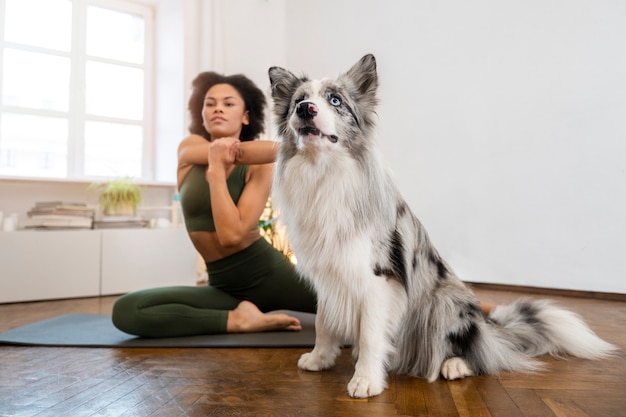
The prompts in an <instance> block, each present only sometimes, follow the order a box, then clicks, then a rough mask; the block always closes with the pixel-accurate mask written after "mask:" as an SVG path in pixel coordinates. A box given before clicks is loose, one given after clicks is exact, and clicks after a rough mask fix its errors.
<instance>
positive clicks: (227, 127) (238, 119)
mask: <svg viewBox="0 0 626 417" xmlns="http://www.w3.org/2000/svg"><path fill="white" fill-rule="evenodd" d="M202 121H203V124H204V128H205V129H206V130H207V132H209V133H210V134H211V138H212V139H219V138H223V137H236V138H239V136H240V134H241V128H242V125H247V124H248V123H250V120H249V116H248V111H247V110H246V104H245V102H244V100H243V98H242V97H241V95H240V94H239V92H238V91H237V89H236V88H235V87H233V86H232V85H230V84H215V85H214V86H213V87H211V88H209V91H207V93H206V95H205V96H204V106H203V107H202Z"/></svg>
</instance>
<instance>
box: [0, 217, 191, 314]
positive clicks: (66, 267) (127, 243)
mask: <svg viewBox="0 0 626 417" xmlns="http://www.w3.org/2000/svg"><path fill="white" fill-rule="evenodd" d="M196 259H197V253H196V251H195V249H194V248H193V245H192V244H191V241H190V240H189V237H188V236H187V233H186V231H185V230H184V229H115V230H62V231H61V230H55V231H18V232H2V233H0V303H6V302H18V301H32V300H47V299H56V298H75V297H89V296H98V295H109V294H120V293H124V292H127V291H133V290H136V289H141V288H149V287H156V286H164V285H195V282H196Z"/></svg>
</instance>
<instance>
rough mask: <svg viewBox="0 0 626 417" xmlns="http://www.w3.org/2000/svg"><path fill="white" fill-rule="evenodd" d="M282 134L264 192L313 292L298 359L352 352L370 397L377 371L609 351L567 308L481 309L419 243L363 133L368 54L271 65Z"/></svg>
mask: <svg viewBox="0 0 626 417" xmlns="http://www.w3.org/2000/svg"><path fill="white" fill-rule="evenodd" d="M269 77H270V82H271V94H272V97H273V100H274V115H275V118H276V124H277V127H278V134H279V136H280V137H281V139H282V143H281V146H280V151H279V156H278V160H277V163H276V172H275V180H274V199H275V200H274V201H275V202H276V203H277V206H278V208H279V210H280V216H281V220H282V221H283V222H284V223H285V225H286V227H287V233H288V236H289V239H290V242H291V244H292V247H293V249H294V252H295V254H296V256H297V258H298V266H297V267H298V270H299V271H300V272H301V273H302V275H303V276H304V277H306V279H308V280H309V281H310V282H311V284H312V285H313V287H314V288H315V290H316V292H317V294H318V312H317V318H316V323H315V324H316V331H317V337H316V341H315V347H314V349H313V351H312V352H310V353H306V354H304V355H303V356H302V357H301V358H300V360H299V362H298V366H299V367H300V368H302V369H305V370H310V371H319V370H322V369H327V368H330V367H332V366H333V365H334V364H335V359H336V358H337V355H338V354H339V352H340V347H341V344H342V342H344V341H347V342H350V343H352V344H353V346H354V357H355V358H356V359H357V361H356V366H355V372H354V376H353V377H352V380H351V381H350V382H349V384H348V394H349V395H350V396H352V397H369V396H373V395H377V394H380V393H381V392H382V391H383V390H384V389H385V386H386V379H387V378H386V377H387V372H388V371H392V372H397V373H406V374H410V375H414V376H423V377H426V378H428V380H429V381H434V380H435V379H437V378H438V377H439V375H440V374H441V375H443V377H444V378H447V379H457V378H463V377H465V376H469V375H476V374H490V373H496V372H498V371H502V370H508V371H533V370H536V369H538V368H539V367H540V362H538V361H537V360H535V359H533V357H535V356H538V355H543V354H551V355H559V354H571V355H575V356H579V357H583V358H600V357H603V356H606V355H608V354H610V353H611V352H612V351H613V350H615V347H614V346H612V345H611V344H609V343H607V342H605V341H603V340H601V339H600V338H598V337H597V336H596V335H595V334H594V333H593V331H591V330H590V329H589V328H588V327H587V326H586V325H585V323H584V322H583V321H582V320H581V319H580V318H579V317H578V316H577V315H576V314H574V313H572V312H570V311H567V310H563V309H560V308H557V307H555V306H554V305H553V304H551V303H550V302H547V301H533V300H529V299H522V300H519V301H517V302H515V303H513V304H512V305H507V306H499V307H498V308H496V310H495V311H493V312H492V314H491V315H490V316H489V317H488V318H485V317H484V316H483V315H482V314H481V310H480V306H479V302H478V300H477V299H476V297H475V296H474V294H473V293H472V292H471V291H470V290H469V289H468V288H467V287H466V286H465V285H464V284H463V283H462V282H461V281H460V280H459V278H457V276H456V275H455V274H454V272H453V271H452V269H451V268H450V267H449V266H448V264H447V263H446V262H445V261H444V260H443V259H442V258H441V256H440V255H439V253H438V252H437V250H436V249H435V248H434V247H433V245H432V244H431V242H430V240H429V238H428V235H427V233H426V231H425V230H424V228H423V227H422V225H421V224H420V222H419V221H418V219H417V218H416V217H415V215H414V214H413V213H412V212H411V210H410V209H409V207H408V206H407V204H406V202H405V201H404V199H403V198H402V196H401V195H400V193H399V191H398V188H397V186H396V185H395V183H394V181H393V180H392V177H391V176H390V175H389V173H388V171H387V170H386V168H385V167H384V164H383V162H382V161H381V157H380V153H379V152H378V151H377V146H376V140H375V137H374V125H375V113H374V111H375V108H376V105H377V101H378V100H377V96H376V90H377V87H378V78H377V73H376V61H375V59H374V56H372V55H366V56H364V57H363V58H362V59H361V60H360V61H359V62H358V63H356V64H355V65H354V66H353V67H352V68H350V70H348V71H347V72H346V73H344V74H342V75H340V76H339V77H338V78H337V79H335V80H331V79H322V80H309V79H307V78H306V77H298V76H295V75H294V74H292V73H291V72H289V71H287V70H285V69H283V68H278V67H273V68H270V70H269Z"/></svg>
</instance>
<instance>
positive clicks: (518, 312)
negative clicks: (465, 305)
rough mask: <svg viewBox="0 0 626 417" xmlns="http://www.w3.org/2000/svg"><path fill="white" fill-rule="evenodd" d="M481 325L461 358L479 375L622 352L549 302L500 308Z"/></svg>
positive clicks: (534, 368) (529, 369)
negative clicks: (547, 357)
mask: <svg viewBox="0 0 626 417" xmlns="http://www.w3.org/2000/svg"><path fill="white" fill-rule="evenodd" d="M480 327H481V332H480V333H481V334H480V337H479V338H478V339H479V340H477V341H476V343H475V344H474V345H473V346H471V347H469V348H468V349H467V350H465V351H464V352H463V354H462V355H460V356H462V357H463V359H464V360H465V361H466V362H467V363H468V365H469V366H470V368H472V370H473V371H474V373H476V374H496V373H498V372H500V371H516V372H534V371H538V370H541V369H542V363H541V362H540V361H538V360H536V359H534V358H535V357H537V356H540V355H546V354H548V355H551V356H554V357H562V356H564V355H573V356H577V357H580V358H585V359H600V358H604V357H607V356H610V355H611V354H612V353H613V352H615V351H616V350H617V347H615V346H613V345H612V344H610V343H608V342H605V341H604V340H602V339H600V338H599V337H598V336H597V335H596V334H595V333H594V332H593V331H592V330H591V329H590V328H589V327H588V326H587V325H586V324H585V322H584V321H583V320H582V319H581V318H580V316H578V315H577V314H576V313H574V312H572V311H568V310H565V309H562V308H560V307H558V306H556V305H555V304H554V303H552V302H551V301H547V300H531V299H527V298H522V299H519V300H517V301H515V302H514V303H512V304H510V305H502V306H498V307H497V308H496V309H495V310H494V311H493V312H492V313H491V314H490V315H489V317H488V318H487V319H486V321H485V322H484V323H481V325H480ZM433 376H434V375H430V377H431V378H432V377H433Z"/></svg>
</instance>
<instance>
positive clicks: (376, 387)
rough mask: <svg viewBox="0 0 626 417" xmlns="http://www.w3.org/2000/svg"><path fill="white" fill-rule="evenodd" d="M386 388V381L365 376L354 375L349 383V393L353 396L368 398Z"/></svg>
mask: <svg viewBox="0 0 626 417" xmlns="http://www.w3.org/2000/svg"><path fill="white" fill-rule="evenodd" d="M384 389H385V381H374V380H372V379H370V378H367V377H363V376H356V375H355V376H353V377H352V380H350V382H349V383H348V395H350V396H351V397H352V398H367V397H373V396H375V395H378V394H380V393H381V392H383V391H384Z"/></svg>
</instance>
